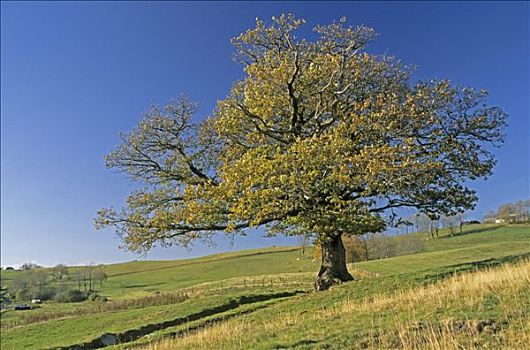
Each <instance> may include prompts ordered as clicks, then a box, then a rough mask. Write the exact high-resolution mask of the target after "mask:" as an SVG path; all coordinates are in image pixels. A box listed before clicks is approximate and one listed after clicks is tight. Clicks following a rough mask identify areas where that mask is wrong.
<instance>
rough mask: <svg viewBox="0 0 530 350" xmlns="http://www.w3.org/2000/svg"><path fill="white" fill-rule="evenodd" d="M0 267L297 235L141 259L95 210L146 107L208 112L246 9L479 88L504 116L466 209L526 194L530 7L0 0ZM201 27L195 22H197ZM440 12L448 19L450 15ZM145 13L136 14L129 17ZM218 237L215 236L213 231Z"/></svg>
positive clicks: (118, 193)
mask: <svg viewBox="0 0 530 350" xmlns="http://www.w3.org/2000/svg"><path fill="white" fill-rule="evenodd" d="M1 9H2V13H1V19H2V21H1V22H2V23H1V46H2V50H1V101H2V103H1V190H2V191H1V204H2V205H1V262H0V263H1V266H2V267H6V266H17V265H21V264H23V263H25V262H29V261H35V262H37V263H39V264H40V265H41V264H42V265H43V266H54V265H56V264H58V263H64V264H67V265H72V264H73V263H79V262H81V261H86V263H88V262H91V261H94V262H96V263H102V262H104V263H106V264H114V263H120V262H129V261H131V260H142V259H143V258H145V259H148V260H175V259H187V258H195V257H201V256H205V255H210V254H216V253H222V252H226V251H235V250H246V249H253V248H262V247H268V246H289V245H291V246H292V245H295V244H296V242H297V238H296V237H281V236H278V237H276V238H266V237H262V235H263V232H262V231H261V230H260V229H255V230H249V231H248V232H249V233H248V234H247V235H246V236H232V235H225V234H222V233H220V234H218V235H217V237H216V239H215V240H214V243H216V244H217V245H216V246H208V244H206V243H203V242H199V243H197V244H196V246H195V248H194V249H192V250H191V251H188V250H186V249H184V248H178V247H172V248H160V247H157V248H155V249H153V251H151V252H149V253H148V254H146V255H145V256H141V255H137V254H131V253H126V252H123V251H121V250H119V249H118V246H119V245H120V241H119V240H118V238H117V237H116V235H115V234H114V233H113V232H112V231H111V230H108V229H106V230H102V231H101V232H96V231H95V230H94V228H93V225H92V220H93V218H94V217H95V216H96V211H97V210H98V209H100V208H102V207H105V206H108V205H113V206H115V207H119V206H120V205H121V203H122V202H123V200H124V198H125V196H126V194H127V193H129V192H130V191H131V190H132V189H134V188H136V187H137V185H136V184H134V183H132V182H131V181H130V180H126V179H125V176H123V175H121V174H116V173H115V172H113V171H109V170H107V169H105V166H104V161H103V156H104V155H105V154H107V153H108V152H109V151H110V150H111V149H112V148H113V147H115V146H116V145H118V143H119V138H118V134H119V133H120V132H127V131H129V130H130V129H131V128H132V127H134V126H135V124H136V123H137V122H138V121H139V120H140V118H141V115H142V113H143V112H144V111H145V110H146V109H147V108H148V107H149V105H150V104H151V103H152V102H155V103H160V104H163V103H164V102H165V101H167V100H168V99H169V98H170V97H172V96H177V95H179V94H180V93H182V92H184V93H187V94H188V95H189V96H190V97H191V98H192V99H193V100H194V101H197V102H198V103H199V105H200V107H199V111H198V113H197V115H196V118H197V120H201V119H203V118H205V117H206V116H208V115H209V114H210V113H211V110H213V108H214V105H215V102H216V100H217V99H221V98H223V97H225V96H226V94H227V93H228V91H229V88H230V86H231V84H232V82H234V81H235V80H236V79H238V78H239V77H240V76H241V74H242V73H241V67H240V66H239V65H238V64H236V63H234V62H232V59H231V54H232V53H233V49H232V47H231V45H230V38H231V37H234V36H236V35H238V34H239V33H241V32H243V31H245V30H247V29H248V28H251V27H252V26H253V24H254V21H255V18H256V17H260V18H263V19H265V20H266V21H269V19H270V17H271V16H272V15H279V14H281V13H289V12H290V13H294V14H295V15H296V16H299V17H301V18H305V19H306V20H307V24H306V26H305V28H304V30H302V34H304V35H311V34H310V30H311V28H312V27H313V26H315V25H317V24H327V23H329V22H331V21H333V20H338V19H339V18H340V17H342V16H345V17H346V18H347V19H348V24H351V25H358V24H365V25H368V26H371V27H373V28H375V30H376V31H377V32H378V33H379V37H378V38H377V39H376V40H375V42H374V43H373V44H371V45H370V46H369V48H368V51H370V52H377V53H385V52H389V53H391V54H394V55H395V56H396V57H398V58H401V59H402V60H403V62H404V63H405V64H412V65H418V68H417V70H416V73H415V74H414V79H413V81H416V80H420V79H431V78H436V77H437V78H448V79H450V80H452V81H454V82H457V83H458V84H463V85H466V86H471V87H474V88H477V89H479V88H485V89H486V90H488V91H489V93H490V96H489V98H488V101H489V102H490V104H492V105H499V106H501V107H502V108H503V109H504V110H505V111H506V112H507V113H508V115H509V116H508V128H507V129H506V132H507V141H506V143H505V145H503V146H502V147H501V148H499V149H495V151H494V153H495V154H496V155H497V160H498V164H497V166H496V167H495V168H494V170H493V175H492V176H491V177H490V178H489V179H488V180H487V181H483V180H480V181H475V182H473V183H472V186H471V187H472V188H474V189H476V190H477V193H478V196H479V200H478V203H477V207H476V209H475V210H473V211H470V212H468V215H467V217H468V219H479V220H481V221H482V219H483V216H484V214H485V213H486V212H487V211H490V210H496V209H497V207H498V206H499V205H501V204H503V203H508V202H515V201H517V200H523V199H528V198H529V197H530V195H529V193H530V187H529V186H530V184H529V181H528V180H529V140H528V133H529V127H530V126H529V115H530V106H529V101H528V96H529V95H530V87H529V81H530V70H529V62H530V59H529V42H528V33H529V23H528V21H529V5H528V3H527V2H523V3H518V2H507V3H493V2H491V3H490V2H486V3H482V2H481V3H469V2H463V3H386V2H376V3H366V2H358V3H355V2H354V3H343V2H338V3H332V2H326V3H324V2H296V3H249V2H242V3H232V2H220V3H209V2H204V3H177V2H171V3H169V2H168V3H166V2H162V3H136V2H132V3H75V4H74V3H38V2H37V3H15V2H2V3H1ZM205 23H207V24H205ZM447 23H450V25H447ZM138 24H141V25H138ZM221 237H222V238H221Z"/></svg>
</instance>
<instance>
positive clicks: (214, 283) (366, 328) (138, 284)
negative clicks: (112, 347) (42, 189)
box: [1, 225, 530, 349]
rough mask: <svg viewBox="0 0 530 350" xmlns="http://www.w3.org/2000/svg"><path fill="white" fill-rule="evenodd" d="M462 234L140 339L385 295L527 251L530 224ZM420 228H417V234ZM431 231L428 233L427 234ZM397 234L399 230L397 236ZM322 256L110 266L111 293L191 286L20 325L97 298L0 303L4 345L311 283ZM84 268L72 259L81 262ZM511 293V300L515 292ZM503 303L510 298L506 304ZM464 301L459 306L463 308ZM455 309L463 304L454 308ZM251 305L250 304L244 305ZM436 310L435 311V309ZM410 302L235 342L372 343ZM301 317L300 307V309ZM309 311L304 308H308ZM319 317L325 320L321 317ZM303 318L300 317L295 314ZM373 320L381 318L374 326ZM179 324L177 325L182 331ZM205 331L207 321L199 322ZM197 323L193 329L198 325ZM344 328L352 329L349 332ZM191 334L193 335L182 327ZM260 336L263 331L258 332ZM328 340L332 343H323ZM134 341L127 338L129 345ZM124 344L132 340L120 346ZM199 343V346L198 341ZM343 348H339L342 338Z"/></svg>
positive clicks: (254, 253) (97, 331)
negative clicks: (24, 307)
mask: <svg viewBox="0 0 530 350" xmlns="http://www.w3.org/2000/svg"><path fill="white" fill-rule="evenodd" d="M465 229H466V230H465V232H464V234H461V235H455V236H454V237H448V235H447V234H446V233H445V232H442V235H441V237H440V238H437V239H429V240H428V241H427V242H426V247H425V250H424V251H423V252H421V253H418V254H414V255H407V256H400V257H394V258H389V259H384V260H376V261H366V262H360V263H356V264H353V265H350V269H351V270H352V271H353V273H354V275H356V276H358V277H360V278H358V280H357V281H355V282H352V283H347V284H344V285H343V286H340V287H337V288H333V289H332V290H331V291H327V292H323V293H307V294H305V295H299V296H292V297H289V298H284V299H281V300H271V301H264V302H259V303H256V304H249V305H244V306H241V307H240V308H237V309H235V310H230V311H227V312H222V313H219V314H218V315H211V316H208V317H205V318H204V319H200V320H197V321H194V322H190V323H188V324H185V325H179V326H177V327H170V328H167V329H164V330H161V331H157V332H155V333H153V334H152V335H151V336H150V337H144V338H140V339H138V340H137V341H135V343H134V344H136V345H141V344H146V343H147V342H149V341H152V340H153V339H162V338H164V337H166V336H168V334H180V335H182V334H184V335H185V334H186V333H182V332H183V330H186V329H188V328H189V327H195V326H196V327H199V330H197V331H195V333H201V331H200V327H203V326H206V325H207V324H209V322H211V320H216V319H217V320H218V319H219V318H223V317H229V316H230V317H232V318H231V320H230V321H226V322H221V324H223V323H227V324H230V322H236V321H238V320H240V319H241V320H243V319H244V320H245V322H246V321H247V320H248V322H251V323H253V324H256V325H258V324H263V323H265V324H267V321H268V320H272V319H275V318H276V317H279V316H281V315H292V314H294V315H313V314H315V313H319V312H322V310H325V309H326V308H332V307H334V306H336V305H339V304H340V303H344V302H346V301H351V300H356V301H360V300H365V299H367V298H368V299H370V298H374V296H380V295H395V294H396V291H406V290H409V289H410V288H418V287H420V286H423V285H426V284H429V283H433V282H436V281H438V280H441V279H444V278H447V277H449V276H452V275H453V274H455V273H457V272H464V271H469V270H474V269H477V268H482V267H485V266H493V265H496V264H502V263H507V262H512V261H515V260H517V259H519V258H521V257H524V256H529V255H530V227H529V226H491V225H490V226H485V225H479V226H470V227H466V228H465ZM417 235H420V234H417ZM424 237H425V235H424ZM396 239H399V237H397V238H396ZM318 267H319V264H318V262H315V261H313V253H312V250H311V249H309V250H306V253H305V255H302V254H301V249H299V248H297V247H277V248H267V249H256V250H247V251H241V252H234V253H225V254H216V255H211V256H207V257H202V258H195V259H185V260H175V261H135V262H129V263H123V264H114V265H107V266H105V267H104V270H105V273H106V274H107V276H108V280H107V282H106V283H105V284H104V285H103V287H102V288H101V290H100V291H99V292H100V293H101V294H103V295H105V296H108V297H110V299H111V300H115V301H119V300H122V299H129V298H136V297H142V296H148V295H154V294H155V293H156V292H162V293H166V292H177V291H180V292H184V293H189V295H190V296H191V298H190V299H189V300H187V301H185V302H182V303H179V304H174V305H157V306H149V307H131V308H130V309H125V310H119V311H115V312H111V311H107V312H102V313H98V314H93V313H92V314H83V313H82V312H80V313H79V314H78V315H75V316H73V315H71V314H70V315H68V316H67V317H60V314H57V316H58V317H56V318H53V319H50V320H47V321H44V322H39V323H33V324H26V325H23V326H19V327H16V328H12V327H6V325H7V324H8V323H9V321H13V320H17V319H19V318H23V317H25V316H24V315H28V314H29V315H31V314H38V313H44V314H46V313H53V312H57V311H58V310H82V309H83V308H85V309H86V308H90V307H93V306H94V304H93V303H90V302H84V303H78V304H57V303H45V304H43V305H42V308H40V309H37V310H31V311H24V312H15V311H7V312H3V313H2V317H1V322H2V325H3V329H2V339H1V345H2V349H22V348H24V349H39V348H53V347H58V346H65V345H69V344H70V345H71V344H76V343H82V342H85V341H89V340H92V339H94V338H96V337H98V336H100V335H102V334H104V333H108V332H114V333H119V332H123V331H126V330H130V329H138V328H139V327H142V326H144V325H146V324H152V323H159V322H163V321H167V320H172V319H175V318H178V317H185V316H186V315H190V314H193V313H196V312H199V311H201V310H204V309H208V308H211V307H215V306H217V305H220V304H223V303H225V302H226V301H227V300H229V299H233V298H237V297H240V296H242V295H260V294H264V293H265V294H266V293H273V292H278V291H294V290H305V291H310V290H311V286H312V281H313V278H314V275H315V273H316V271H318ZM76 269H77V268H75V267H74V268H71V270H72V271H73V272H75V270H76ZM21 273H24V272H19V271H2V278H3V279H5V281H6V282H7V284H8V285H9V282H10V280H11V279H12V278H13V277H14V276H15V275H16V274H21ZM488 300H489V304H492V305H493V307H492V308H490V309H488V310H486V309H484V310H482V309H480V308H476V307H468V306H466V305H459V304H458V300H456V301H453V304H454V305H453V306H451V307H450V308H449V309H448V310H442V311H440V310H434V311H433V310H427V309H425V310H421V312H420V311H418V316H419V317H420V319H433V320H434V319H443V318H444V317H464V316H466V315H467V316H469V317H472V318H478V317H496V318H499V317H500V316H499V315H500V314H501V313H502V310H501V309H502V307H501V306H502V305H501V306H498V305H497V306H498V307H497V308H496V306H495V305H496V304H495V300H494V298H492V297H490V299H488ZM510 300H511V301H510ZM514 300H515V301H516V302H518V303H523V304H522V305H526V304H524V302H525V299H524V298H522V297H520V296H514V297H513V298H511V299H510V298H507V299H506V300H505V303H508V304H509V303H510V302H515V301H514ZM503 307H505V308H506V307H508V306H506V305H504V306H503ZM458 310H460V311H458ZM457 311H458V312H457ZM245 312H247V313H248V314H246V315H242V314H244V313H245ZM431 313H432V314H431ZM407 317H409V315H408V314H407V310H405V309H399V308H396V309H395V310H393V311H392V312H386V313H381V314H380V315H379V316H378V315H375V314H373V313H370V312H366V313H359V315H354V317H352V319H347V320H344V319H341V317H338V319H336V320H334V319H333V317H332V318H331V319H327V318H326V319H325V321H322V320H321V319H318V318H314V317H308V318H307V320H306V321H307V322H302V323H296V327H294V328H293V327H291V326H286V331H277V330H276V331H275V332H274V335H270V334H269V333H267V332H265V333H263V332H261V333H260V331H258V330H256V332H254V331H251V332H249V334H246V336H245V337H243V338H244V339H242V340H241V341H242V342H243V343H241V344H244V346H235V345H234V344H232V343H227V346H228V347H234V348H241V347H243V348H254V347H256V348H271V347H282V346H283V347H297V348H311V347H326V346H329V344H342V346H346V344H350V343H351V342H352V341H355V340H356V339H357V340H358V341H360V342H367V344H370V341H369V340H370V339H372V343H373V336H374V335H373V334H370V329H372V328H374V327H375V328H374V329H384V327H385V325H388V324H391V323H392V322H394V321H395V319H396V318H399V319H400V320H401V321H403V322H404V321H405V320H406V319H407ZM295 318H296V317H295ZM302 318H303V319H305V318H304V317H302ZM321 321H322V322H323V323H322V324H321ZM297 322H298V321H297ZM373 325H375V326H374V327H372V326H373ZM179 332H180V333H179ZM202 332H204V331H202ZM195 333H193V334H195ZM343 333H346V334H350V335H348V336H344V335H343ZM184 338H186V336H184ZM258 338H259V339H258ZM326 344H327V345H326ZM127 346H129V345H127ZM120 347H121V348H124V347H125V345H121V346H117V347H116V348H120ZM192 348H193V347H192ZM336 348H341V347H340V346H339V345H337V346H336Z"/></svg>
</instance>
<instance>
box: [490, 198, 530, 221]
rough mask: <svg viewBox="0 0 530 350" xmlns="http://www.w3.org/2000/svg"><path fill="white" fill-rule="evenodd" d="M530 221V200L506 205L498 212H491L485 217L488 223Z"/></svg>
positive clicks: (501, 206) (500, 207)
mask: <svg viewBox="0 0 530 350" xmlns="http://www.w3.org/2000/svg"><path fill="white" fill-rule="evenodd" d="M529 221H530V199H526V200H520V201H517V202H514V203H504V204H501V205H500V206H499V208H497V211H489V212H487V213H486V214H485V215H484V222H487V223H525V222H529Z"/></svg>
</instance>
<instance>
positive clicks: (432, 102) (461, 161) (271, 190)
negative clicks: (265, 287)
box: [96, 15, 506, 290]
mask: <svg viewBox="0 0 530 350" xmlns="http://www.w3.org/2000/svg"><path fill="white" fill-rule="evenodd" d="M304 23H305V21H304V20H301V19H297V18H295V17H294V16H292V15H282V16H280V17H278V18H274V19H273V21H272V23H271V24H270V25H266V24H265V23H264V22H263V21H261V20H257V21H256V27H255V28H253V29H250V30H248V31H246V32H245V33H243V34H241V35H240V36H238V37H237V38H235V39H234V40H233V44H234V46H235V49H236V55H235V57H236V59H237V60H238V61H239V62H240V63H241V64H242V65H243V67H244V76H243V78H242V79H241V80H240V81H238V82H236V83H235V84H234V85H233V86H232V89H231V91H230V92H229V94H228V96H227V97H226V98H225V99H223V100H221V101H219V103H218V105H217V109H216V110H215V112H214V115H213V117H212V118H209V119H207V120H205V121H204V122H202V123H200V124H195V123H193V119H192V116H193V114H194V113H195V111H196V109H197V108H196V105H195V104H194V103H192V102H190V101H189V100H187V99H178V100H175V101H172V102H170V103H169V104H168V105H166V106H165V107H164V108H162V107H159V106H155V107H153V108H152V109H151V110H150V111H149V112H148V113H146V115H145V117H144V119H143V120H142V121H141V122H140V124H139V126H138V127H137V128H135V129H134V130H133V131H131V132H130V133H129V134H126V135H122V143H121V145H119V146H118V147H117V148H116V149H115V150H114V151H112V152H111V153H110V154H109V155H108V156H107V158H106V164H107V166H108V167H109V168H115V169H118V170H120V171H123V172H124V173H126V174H128V175H129V176H131V178H133V179H134V180H138V181H140V182H143V183H144V184H145V187H144V188H143V189H141V190H138V191H135V192H134V193H132V194H131V195H130V196H129V198H128V199H127V201H126V206H125V208H124V209H123V210H115V209H113V208H109V209H103V210H101V211H100V212H99V213H98V218H97V220H96V227H97V228H103V227H107V226H112V227H114V228H115V229H116V231H117V233H118V234H119V235H120V236H121V237H122V238H123V240H124V242H125V244H126V246H127V247H128V248H129V249H130V250H133V251H145V250H148V249H151V248H152V247H153V246H154V245H155V244H157V243H161V244H162V245H164V246H168V245H171V244H178V245H182V246H188V245H189V244H190V243H191V242H192V241H194V240H197V239H207V238H209V237H211V235H212V234H213V233H214V232H216V231H225V232H227V233H230V234H233V233H239V232H243V230H245V229H246V228H249V227H257V226H266V227H268V228H269V229H270V230H271V231H270V232H281V231H283V232H284V233H285V234H302V233H314V234H315V235H316V236H317V244H319V245H320V246H321V248H322V258H321V269H320V271H319V273H318V276H317V280H316V289H318V290H322V289H327V288H329V287H330V286H331V285H333V284H336V283H340V282H342V281H349V280H352V279H353V277H352V276H351V274H350V273H349V272H348V270H347V268H346V257H345V250H344V244H343V242H342V237H343V236H345V235H350V234H353V235H363V234H365V233H368V232H378V231H382V230H384V229H385V228H386V227H387V225H393V224H394V223H395V221H396V216H398V214H399V213H400V211H399V210H397V209H398V208H403V207H406V208H416V209H417V210H418V211H420V212H422V213H425V214H428V215H430V216H431V217H433V218H434V217H435V216H436V215H442V214H443V215H453V214H455V213H457V212H459V211H461V210H464V209H470V208H473V207H474V205H475V202H476V200H477V197H476V194H475V191H473V190H472V189H471V188H469V187H467V186H466V184H467V183H468V182H467V181H468V180H475V179H478V178H484V177H487V176H488V175H490V174H491V172H492V168H493V166H494V164H495V161H494V156H493V154H492V153H491V152H490V148H489V147H487V146H488V145H499V144H501V143H502V142H503V140H504V135H503V129H504V126H505V119H506V115H505V113H504V112H503V111H502V109H501V108H499V107H492V106H488V105H486V104H485V101H486V97H487V93H486V92H485V91H484V90H475V89H472V88H467V87H461V86H456V85H454V84H452V83H451V82H450V81H448V80H440V81H435V80H433V81H431V82H418V83H415V82H413V81H412V78H411V77H412V73H413V71H412V70H411V69H409V68H407V67H405V66H403V65H402V64H401V63H400V62H399V61H398V60H396V59H394V58H392V57H391V56H389V55H384V56H379V55H374V54H371V53H369V52H368V51H367V50H366V46H367V44H368V43H369V42H371V41H372V40H373V39H374V38H375V36H376V35H375V32H374V30H373V29H371V28H368V27H364V26H358V27H348V26H346V25H345V19H341V20H340V21H338V22H335V23H332V24H330V25H326V26H317V27H316V28H315V31H316V34H317V36H318V38H317V40H315V41H311V40H305V39H303V38H299V37H298V36H296V35H295V33H296V32H297V30H298V29H299V27H300V26H302V25H303V24H304Z"/></svg>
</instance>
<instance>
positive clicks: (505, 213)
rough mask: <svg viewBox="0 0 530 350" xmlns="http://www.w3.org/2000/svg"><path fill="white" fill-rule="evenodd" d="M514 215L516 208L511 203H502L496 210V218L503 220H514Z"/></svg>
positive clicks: (515, 214)
mask: <svg viewBox="0 0 530 350" xmlns="http://www.w3.org/2000/svg"><path fill="white" fill-rule="evenodd" d="M516 216H517V208H516V206H515V205H513V204H512V203H506V204H503V205H501V206H500V207H499V209H498V210H497V218H498V219H502V220H504V221H505V222H514V221H515V217H516Z"/></svg>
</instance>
